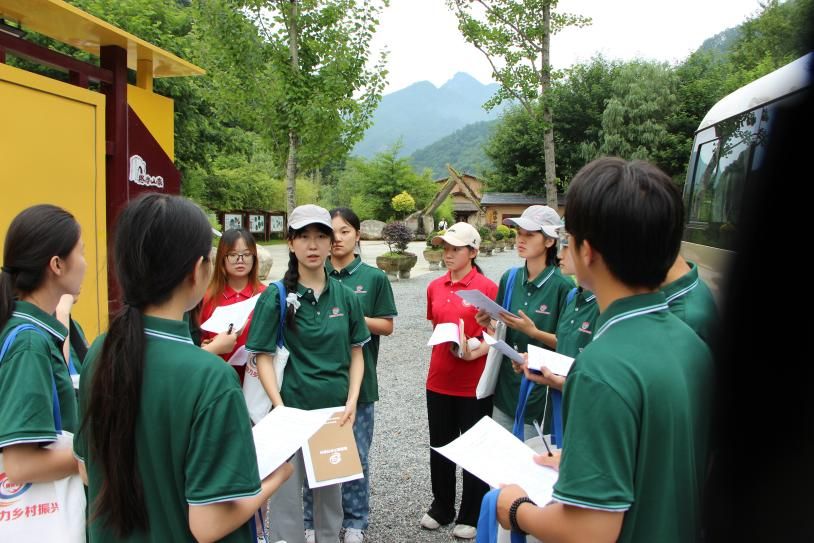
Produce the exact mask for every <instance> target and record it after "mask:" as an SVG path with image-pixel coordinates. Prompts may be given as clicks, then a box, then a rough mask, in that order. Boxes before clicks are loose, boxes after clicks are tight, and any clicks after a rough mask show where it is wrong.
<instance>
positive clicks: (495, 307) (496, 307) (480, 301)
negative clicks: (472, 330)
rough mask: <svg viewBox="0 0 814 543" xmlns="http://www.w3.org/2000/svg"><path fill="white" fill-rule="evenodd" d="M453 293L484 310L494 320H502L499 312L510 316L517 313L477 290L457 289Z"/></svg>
mask: <svg viewBox="0 0 814 543" xmlns="http://www.w3.org/2000/svg"><path fill="white" fill-rule="evenodd" d="M455 294H457V295H458V296H460V297H461V298H462V299H463V301H465V302H466V303H468V304H470V305H474V306H475V307H477V308H478V309H482V310H484V311H486V312H487V313H489V316H491V317H492V318H493V319H495V320H499V321H503V319H502V318H500V314H501V313H508V314H509V315H511V316H512V317H517V315H515V314H514V313H512V312H511V311H507V310H506V309H504V308H503V307H502V306H501V305H500V304H499V303H497V302H495V301H494V300H492V299H490V298H489V297H488V296H487V295H486V294H484V293H483V292H481V291H479V290H459V291H458V292H456V293H455ZM518 318H519V317H518Z"/></svg>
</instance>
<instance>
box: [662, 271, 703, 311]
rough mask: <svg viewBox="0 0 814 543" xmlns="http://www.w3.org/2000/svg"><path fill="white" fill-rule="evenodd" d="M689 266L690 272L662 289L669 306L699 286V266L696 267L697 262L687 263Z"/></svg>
mask: <svg viewBox="0 0 814 543" xmlns="http://www.w3.org/2000/svg"><path fill="white" fill-rule="evenodd" d="M687 264H688V265H689V266H690V271H688V272H687V273H685V274H684V275H682V276H681V277H679V278H678V279H676V280H675V281H673V282H672V283H670V284H668V285H665V286H664V287H663V288H662V289H661V291H662V292H663V293H664V297H665V298H666V299H667V303H668V304H669V303H671V302H672V301H673V300H675V299H676V298H680V297H682V296H684V295H685V294H687V293H688V292H690V291H691V290H692V289H694V288H695V287H697V286H698V282H699V279H698V266H696V265H695V262H690V261H687Z"/></svg>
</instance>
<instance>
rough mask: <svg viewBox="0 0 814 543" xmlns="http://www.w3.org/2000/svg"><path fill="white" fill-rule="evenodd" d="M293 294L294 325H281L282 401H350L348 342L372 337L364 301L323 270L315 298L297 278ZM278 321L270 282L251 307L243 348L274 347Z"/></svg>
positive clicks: (304, 404)
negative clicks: (283, 350) (296, 302)
mask: <svg viewBox="0 0 814 543" xmlns="http://www.w3.org/2000/svg"><path fill="white" fill-rule="evenodd" d="M297 298H298V300H299V302H300V307H299V309H297V311H296V313H295V315H294V322H295V324H296V328H295V329H291V328H289V327H288V326H284V327H283V342H284V343H285V347H286V349H288V351H289V353H290V354H289V358H288V364H286V367H285V373H284V374H283V386H282V388H281V389H280V395H281V396H282V398H283V402H284V403H285V405H287V406H289V407H297V408H299V409H321V408H324V407H338V406H343V405H345V403H346V402H347V401H348V388H349V383H350V381H349V375H348V370H349V369H350V350H351V347H361V346H363V345H364V344H365V343H367V342H368V341H369V340H370V331H369V330H368V329H367V325H366V324H365V315H364V313H363V311H362V304H361V303H360V302H359V299H358V298H357V297H356V295H355V294H353V293H352V292H351V291H350V289H347V288H345V287H343V286H342V284H341V283H340V282H339V281H337V280H336V279H334V278H332V277H328V276H327V273H326V281H325V289H324V290H323V291H322V293H321V294H320V295H319V299H317V298H316V297H315V296H314V292H313V291H312V290H311V289H310V288H306V287H304V286H302V285H300V284H298V285H297ZM291 310H292V308H291V306H289V307H288V311H291ZM279 322H280V299H279V293H278V292H277V287H276V286H273V285H270V286H269V288H267V289H266V290H265V291H264V292H263V294H261V295H260V299H259V300H257V305H256V306H255V308H254V317H252V326H251V328H250V329H249V338H248V339H247V340H246V350H247V351H249V352H255V353H269V354H271V353H274V352H275V351H276V350H277V327H278V323H279Z"/></svg>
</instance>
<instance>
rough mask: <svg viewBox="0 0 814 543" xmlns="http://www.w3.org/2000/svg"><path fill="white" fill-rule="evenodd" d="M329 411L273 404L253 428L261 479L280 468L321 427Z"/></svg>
mask: <svg viewBox="0 0 814 543" xmlns="http://www.w3.org/2000/svg"><path fill="white" fill-rule="evenodd" d="M330 415H331V414H330V413H326V412H321V411H305V410H302V409H295V408H293V407H283V406H281V407H276V408H274V409H273V410H272V412H271V413H269V414H268V415H266V416H265V417H263V419H262V420H261V421H260V422H258V423H257V424H256V425H255V427H254V428H252V434H253V435H254V449H255V451H256V454H257V471H259V472H260V479H265V478H266V477H267V476H268V474H269V473H271V472H272V471H274V470H275V469H277V468H278V467H280V466H281V465H282V464H283V462H285V461H286V460H288V459H289V458H290V457H291V455H292V454H294V453H295V452H297V451H298V450H299V449H300V447H302V444H303V443H305V442H306V441H308V439H309V438H310V437H311V436H312V435H314V434H315V433H317V431H318V430H319V429H320V428H322V425H323V424H325V421H326V420H328V417H330Z"/></svg>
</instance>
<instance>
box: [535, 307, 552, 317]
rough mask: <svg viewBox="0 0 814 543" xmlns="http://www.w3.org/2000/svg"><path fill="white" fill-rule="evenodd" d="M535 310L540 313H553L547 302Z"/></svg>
mask: <svg viewBox="0 0 814 543" xmlns="http://www.w3.org/2000/svg"><path fill="white" fill-rule="evenodd" d="M534 312H535V313H539V314H540V315H551V311H549V310H548V306H547V305H546V304H542V305H540V308H539V309H535V310H534Z"/></svg>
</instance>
